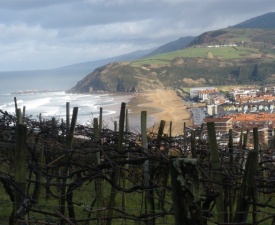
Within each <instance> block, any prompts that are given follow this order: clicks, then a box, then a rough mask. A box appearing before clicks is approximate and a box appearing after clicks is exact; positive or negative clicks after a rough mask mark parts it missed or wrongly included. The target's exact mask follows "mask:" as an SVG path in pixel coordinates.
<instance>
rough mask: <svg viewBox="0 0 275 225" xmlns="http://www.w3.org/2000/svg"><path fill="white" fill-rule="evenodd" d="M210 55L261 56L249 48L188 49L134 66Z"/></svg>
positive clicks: (216, 56)
mask: <svg viewBox="0 0 275 225" xmlns="http://www.w3.org/2000/svg"><path fill="white" fill-rule="evenodd" d="M209 53H211V55H212V56H213V57H214V58H223V59H241V58H244V57H251V56H252V54H261V52H260V51H259V50H258V49H254V48H247V47H220V48H208V47H202V48H191V47H190V48H186V49H183V50H179V51H174V52H169V53H165V54H160V55H155V56H152V57H150V58H143V59H140V60H136V61H133V62H132V63H131V65H132V66H137V67H138V66H142V65H144V64H160V65H165V64H170V63H171V61H172V60H174V59H175V58H178V57H183V58H208V57H209V56H208V55H209Z"/></svg>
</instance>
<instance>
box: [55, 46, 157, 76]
mask: <svg viewBox="0 0 275 225" xmlns="http://www.w3.org/2000/svg"><path fill="white" fill-rule="evenodd" d="M152 51H154V49H147V50H138V51H135V52H131V53H128V54H124V55H120V56H116V57H111V58H107V59H100V60H95V61H88V62H83V63H76V64H72V65H68V66H63V67H59V68H56V69H54V70H56V71H72V70H73V71H80V72H82V73H83V72H84V73H86V75H87V74H88V73H90V72H91V71H93V70H94V69H95V68H97V67H100V66H103V65H106V64H108V63H110V62H121V61H129V60H135V59H139V58H142V57H144V56H145V55H147V54H148V53H150V52H152Z"/></svg>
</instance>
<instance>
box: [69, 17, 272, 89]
mask: <svg viewBox="0 0 275 225" xmlns="http://www.w3.org/2000/svg"><path fill="white" fill-rule="evenodd" d="M272 15H273V13H271V14H266V15H263V16H259V17H256V18H253V19H251V20H253V24H254V25H255V24H261V26H259V28H257V29H256V28H244V29H243V28H237V27H229V28H225V29H220V30H214V31H208V32H204V33H203V34H201V35H199V36H197V37H196V38H194V39H193V40H192V41H191V42H190V43H189V44H188V45H187V46H186V47H185V48H184V49H180V50H177V51H169V52H166V53H162V54H158V55H152V56H147V57H145V58H140V59H136V60H132V61H124V62H116V63H110V64H107V65H104V66H102V67H99V68H97V69H96V70H95V71H94V72H92V73H90V74H89V75H87V76H86V77H85V78H84V79H82V80H81V81H79V82H78V83H77V85H75V86H74V87H73V88H71V89H70V90H69V92H84V93H87V92H93V91H114V92H116V91H125V92H127V91H130V92H133V91H134V92H142V91H148V90H155V89H162V88H174V89H175V88H176V89H177V88H182V87H192V86H208V85H228V84H232V85H233V84H238V85H239V84H251V83H271V82H275V39H274V37H275V29H265V28H266V27H270V24H271V23H274V24H275V22H274V21H275V20H272V21H271V22H270V21H269V20H267V19H265V20H264V19H263V18H267V17H269V18H270V16H272ZM248 21H250V20H248ZM260 21H265V23H263V22H261V23H260ZM247 24H248V23H247ZM250 24H252V23H250ZM236 26H237V25H236ZM255 26H256V25H255ZM171 43H172V42H171ZM168 44H169V43H168ZM164 46H165V45H164ZM164 46H162V47H164ZM156 50H157V49H156ZM156 50H155V52H156Z"/></svg>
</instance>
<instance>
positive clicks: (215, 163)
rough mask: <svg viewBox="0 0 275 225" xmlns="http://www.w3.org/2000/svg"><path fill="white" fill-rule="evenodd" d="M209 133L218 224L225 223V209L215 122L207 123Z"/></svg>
mask: <svg viewBox="0 0 275 225" xmlns="http://www.w3.org/2000/svg"><path fill="white" fill-rule="evenodd" d="M207 131H208V144H209V150H210V160H211V164H212V180H213V183H214V184H213V186H214V190H215V191H216V193H217V197H216V200H215V202H216V211H217V222H218V223H223V222H224V221H225V209H224V190H223V187H222V185H221V184H222V174H221V170H220V168H221V164H220V160H219V152H218V145H217V139H216V130H215V124H214V122H208V123H207Z"/></svg>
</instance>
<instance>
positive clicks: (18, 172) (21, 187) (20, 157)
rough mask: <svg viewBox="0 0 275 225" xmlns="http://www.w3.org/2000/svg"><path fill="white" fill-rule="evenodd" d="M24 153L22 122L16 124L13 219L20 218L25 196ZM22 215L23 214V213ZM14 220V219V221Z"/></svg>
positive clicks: (24, 141) (25, 152)
mask: <svg viewBox="0 0 275 225" xmlns="http://www.w3.org/2000/svg"><path fill="white" fill-rule="evenodd" d="M26 154H27V127H26V126H25V125H23V124H17V125H16V149H15V184H16V187H17V189H18V190H16V191H15V196H14V197H15V202H14V205H13V213H14V218H15V220H16V219H17V218H20V217H21V216H22V215H20V213H22V212H20V210H19V207H20V206H21V204H22V203H23V201H24V199H25V196H26V169H27V166H26ZM23 215H24V214H23ZM14 222H15V221H14Z"/></svg>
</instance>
